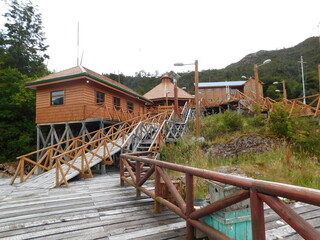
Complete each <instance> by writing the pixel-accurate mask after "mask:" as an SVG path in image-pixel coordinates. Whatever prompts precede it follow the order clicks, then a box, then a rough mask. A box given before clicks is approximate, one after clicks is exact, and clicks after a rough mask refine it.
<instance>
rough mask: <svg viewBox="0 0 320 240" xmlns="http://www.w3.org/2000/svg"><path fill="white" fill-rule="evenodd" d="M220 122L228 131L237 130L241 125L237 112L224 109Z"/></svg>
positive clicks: (240, 118)
mask: <svg viewBox="0 0 320 240" xmlns="http://www.w3.org/2000/svg"><path fill="white" fill-rule="evenodd" d="M222 124H223V125H224V126H225V128H226V129H227V131H228V132H233V131H239V130H241V129H242V126H243V122H242V117H241V115H240V114H238V113H237V112H234V111H225V112H224V113H223V115H222Z"/></svg>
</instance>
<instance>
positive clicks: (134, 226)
mask: <svg viewBox="0 0 320 240" xmlns="http://www.w3.org/2000/svg"><path fill="white" fill-rule="evenodd" d="M8 183H9V179H0V192H1V195H0V213H1V214H0V238H1V239H45V240H50V239H110V240H111V239H112V240H115V239H121V240H122V239H142V240H147V239H153V240H155V239H185V221H184V219H181V218H180V217H179V216H177V215H176V214H174V213H173V212H171V211H169V210H167V209H163V211H162V213H161V214H154V213H153V199H150V198H147V197H145V196H142V197H141V199H136V198H135V192H136V190H135V189H134V188H132V187H131V186H126V187H120V186H119V185H120V184H119V172H113V171H108V172H107V174H105V175H95V177H94V178H88V179H80V180H78V181H72V182H70V188H66V187H65V186H64V185H63V186H61V187H60V188H52V189H37V188H34V189H31V188H26V187H23V186H21V187H19V188H18V187H17V186H15V185H8ZM146 186H147V187H148V188H149V189H152V188H153V184H152V183H150V182H149V183H148V182H147V183H146Z"/></svg>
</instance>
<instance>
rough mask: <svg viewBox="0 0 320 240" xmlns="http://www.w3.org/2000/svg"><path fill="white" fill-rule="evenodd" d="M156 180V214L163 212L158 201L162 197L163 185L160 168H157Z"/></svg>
mask: <svg viewBox="0 0 320 240" xmlns="http://www.w3.org/2000/svg"><path fill="white" fill-rule="evenodd" d="M155 168H156V169H155V180H154V188H155V189H154V192H155V201H154V210H153V211H154V213H160V212H161V208H160V207H161V206H160V203H159V202H158V201H157V200H156V199H157V197H161V183H160V173H159V167H157V166H156V167H155Z"/></svg>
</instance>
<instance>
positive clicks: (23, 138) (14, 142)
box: [0, 0, 48, 162]
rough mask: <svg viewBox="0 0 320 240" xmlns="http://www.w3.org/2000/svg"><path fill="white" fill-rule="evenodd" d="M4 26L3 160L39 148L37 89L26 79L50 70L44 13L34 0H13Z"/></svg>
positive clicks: (0, 68)
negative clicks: (38, 8)
mask: <svg viewBox="0 0 320 240" xmlns="http://www.w3.org/2000/svg"><path fill="white" fill-rule="evenodd" d="M4 16H5V17H6V20H7V22H6V23H5V25H4V26H5V29H3V30H0V99H1V101H0V133H1V134H0V152H1V154H0V162H5V161H14V160H15V159H16V157H17V156H19V155H22V154H25V153H28V152H30V151H34V150H35V148H36V144H35V143H36V128H35V123H34V118H35V93H34V91H30V90H29V89H26V88H25V87H24V84H25V82H26V81H29V80H31V79H34V78H37V77H41V76H43V75H44V74H47V73H48V71H47V69H46V66H45V65H44V63H43V61H44V60H45V59H46V58H48V56H47V55H46V54H45V51H46V49H47V47H48V46H46V45H45V44H44V43H43V42H44V40H45V38H44V33H43V32H42V26H41V24H42V22H41V15H40V14H37V13H36V9H35V8H34V7H33V5H32V3H31V1H27V3H24V2H22V1H19V0H12V1H10V4H9V9H8V13H6V14H5V15H4Z"/></svg>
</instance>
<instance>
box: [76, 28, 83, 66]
mask: <svg viewBox="0 0 320 240" xmlns="http://www.w3.org/2000/svg"><path fill="white" fill-rule="evenodd" d="M79 28H80V27H79V22H78V32H77V66H79V32H80V30H79ZM81 60H82V59H81Z"/></svg>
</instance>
